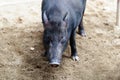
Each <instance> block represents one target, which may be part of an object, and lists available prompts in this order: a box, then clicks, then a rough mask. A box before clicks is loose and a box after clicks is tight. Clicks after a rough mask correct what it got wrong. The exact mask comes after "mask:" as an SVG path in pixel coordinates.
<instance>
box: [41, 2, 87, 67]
mask: <svg viewBox="0 0 120 80" xmlns="http://www.w3.org/2000/svg"><path fill="white" fill-rule="evenodd" d="M85 5H86V0H43V1H42V21H43V26H44V35H43V43H44V47H45V55H46V56H47V58H48V60H49V63H50V64H51V65H59V64H60V62H61V59H62V54H63V52H64V50H65V49H66V47H67V45H68V42H69V41H70V46H71V57H72V58H73V60H78V54H77V50H76V41H75V34H76V28H77V26H78V33H79V34H80V35H82V36H85V32H84V27H83V22H82V19H83V14H84V10H85Z"/></svg>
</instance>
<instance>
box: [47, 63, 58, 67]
mask: <svg viewBox="0 0 120 80" xmlns="http://www.w3.org/2000/svg"><path fill="white" fill-rule="evenodd" d="M49 64H50V66H51V67H58V66H59V65H60V63H58V62H51V63H49Z"/></svg>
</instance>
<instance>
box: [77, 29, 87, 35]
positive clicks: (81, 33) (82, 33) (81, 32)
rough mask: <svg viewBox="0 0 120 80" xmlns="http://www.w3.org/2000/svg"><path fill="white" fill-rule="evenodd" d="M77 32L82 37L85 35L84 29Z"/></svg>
mask: <svg viewBox="0 0 120 80" xmlns="http://www.w3.org/2000/svg"><path fill="white" fill-rule="evenodd" d="M78 34H80V35H81V36H82V37H86V33H85V31H84V30H81V31H80V32H78Z"/></svg>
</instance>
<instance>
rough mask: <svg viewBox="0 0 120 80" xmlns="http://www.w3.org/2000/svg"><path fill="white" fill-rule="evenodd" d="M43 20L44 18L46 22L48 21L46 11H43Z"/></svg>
mask: <svg viewBox="0 0 120 80" xmlns="http://www.w3.org/2000/svg"><path fill="white" fill-rule="evenodd" d="M43 20H44V23H45V24H47V23H48V18H47V15H46V11H44V13H43Z"/></svg>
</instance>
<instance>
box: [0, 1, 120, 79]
mask: <svg viewBox="0 0 120 80" xmlns="http://www.w3.org/2000/svg"><path fill="white" fill-rule="evenodd" d="M14 1H17V0H11V2H14ZM21 1H28V0H21ZM5 2H7V3H9V2H10V1H9V0H0V4H2V3H5ZM40 9H41V0H40V1H38V0H35V1H31V2H25V3H22V2H21V3H18V4H7V5H0V80H120V31H119V30H118V29H117V28H116V27H115V22H116V14H115V13H116V0H88V2H87V8H86V12H85V15H84V26H85V31H86V33H87V37H81V36H79V35H78V34H77V35H76V40H77V50H78V54H79V58H80V60H79V61H78V62H74V61H73V60H72V59H71V58H70V47H69V46H68V48H67V49H66V51H65V52H64V55H63V60H62V63H61V65H60V67H58V68H51V67H50V66H49V65H48V62H47V60H46V58H44V57H43V56H42V54H43V53H44V48H43V43H42V36H43V26H42V23H41V10H40ZM33 48H34V49H33Z"/></svg>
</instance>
